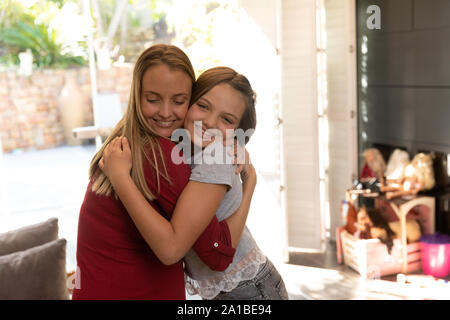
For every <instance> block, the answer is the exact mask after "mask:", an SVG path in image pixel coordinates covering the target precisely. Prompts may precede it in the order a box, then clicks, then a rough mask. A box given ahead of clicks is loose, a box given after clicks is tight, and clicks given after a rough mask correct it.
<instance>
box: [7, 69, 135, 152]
mask: <svg viewBox="0 0 450 320" xmlns="http://www.w3.org/2000/svg"><path fill="white" fill-rule="evenodd" d="M132 74H133V66H132V65H129V64H121V65H114V66H111V68H110V69H108V70H97V91H98V93H118V94H119V95H120V101H121V104H122V109H123V110H125V108H126V106H127V103H128V97H129V92H130V85H131V79H132ZM68 77H74V78H75V79H76V83H77V85H78V86H79V89H80V91H81V93H82V95H83V103H82V104H81V105H80V106H79V108H81V112H82V114H83V122H84V123H83V124H82V126H90V125H93V112H92V101H91V100H92V99H91V81H90V76H89V68H87V67H83V68H77V69H65V70H63V69H45V70H37V71H34V72H33V74H32V75H31V76H22V75H18V74H17V71H15V70H11V71H6V72H0V139H1V142H2V147H3V152H5V153H7V152H11V151H14V150H16V149H21V150H33V149H48V148H54V147H57V146H61V145H65V144H67V143H68V139H66V137H65V136H64V128H63V124H62V122H61V108H62V106H61V99H60V94H61V90H62V89H63V87H64V85H65V83H66V79H67V78H68ZM74 112H80V110H74ZM71 143H72V142H71ZM79 143H80V144H81V143H82V141H79Z"/></svg>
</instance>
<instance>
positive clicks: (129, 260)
mask: <svg viewBox="0 0 450 320" xmlns="http://www.w3.org/2000/svg"><path fill="white" fill-rule="evenodd" d="M194 81H195V75H194V70H193V68H192V65H191V63H190V61H189V58H188V57H187V56H186V54H185V53H184V52H183V51H181V50H180V49H179V48H177V47H175V46H170V45H154V46H152V47H150V48H148V49H147V50H145V51H144V52H143V53H142V54H141V56H140V57H139V59H138V60H137V62H136V65H135V67H134V72H133V80H132V84H131V92H130V98H129V104H128V108H127V110H126V113H125V115H124V117H123V118H122V120H121V121H120V122H119V123H118V124H117V126H116V127H115V129H114V131H113V133H112V134H111V135H110V136H109V137H108V139H107V140H106V141H105V143H104V145H103V146H102V148H101V149H100V150H99V151H98V152H97V154H96V155H95V156H94V158H93V160H92V162H91V166H90V170H89V178H90V182H89V184H88V187H87V190H86V194H85V198H84V201H83V204H82V206H81V209H80V215H79V222H78V236H77V279H79V282H78V283H76V288H75V289H74V292H73V296H72V298H73V299H185V282H184V272H183V264H182V261H180V258H181V257H182V256H183V255H184V254H185V252H187V251H188V249H190V248H191V247H193V249H194V250H196V251H197V252H199V256H200V257H201V258H202V259H203V261H205V262H206V263H208V265H209V267H210V268H212V269H216V270H224V269H225V268H226V267H227V266H228V265H229V264H230V263H231V262H232V259H233V255H234V253H235V249H234V248H233V247H232V239H231V233H230V231H233V228H236V227H235V224H236V221H237V222H239V223H241V224H243V223H245V218H246V216H247V212H248V209H247V207H248V206H249V202H250V199H251V194H250V195H248V194H247V192H244V197H245V199H247V200H244V201H243V202H242V206H241V208H237V210H236V214H235V215H233V216H232V217H234V218H233V219H234V221H233V219H232V218H230V219H227V220H225V221H221V222H219V221H218V219H217V218H216V216H215V212H216V209H217V208H216V204H215V203H214V201H213V200H210V201H205V202H202V203H201V204H200V205H197V206H196V210H197V211H196V212H192V213H193V214H190V213H188V214H187V215H186V216H185V217H184V218H185V219H186V218H187V219H188V220H187V221H191V222H193V223H195V227H193V228H190V229H189V232H184V233H181V234H180V232H178V231H179V228H178V225H176V229H175V228H174V229H173V230H176V231H177V236H180V237H179V238H177V239H176V240H180V239H181V240H182V242H181V243H182V246H181V247H179V246H178V244H179V243H180V242H176V245H172V244H173V243H174V242H166V243H165V244H166V245H167V246H168V247H169V248H170V250H166V251H164V252H163V251H161V250H160V249H159V248H157V247H152V248H150V247H149V246H148V244H147V242H148V243H151V240H152V237H153V235H152V234H150V235H149V234H148V233H147V232H146V229H145V228H142V223H141V220H140V219H139V218H136V217H135V216H134V215H132V214H131V213H130V215H129V214H128V212H127V210H128V211H129V212H132V211H133V210H130V207H129V205H128V203H127V202H126V201H124V199H122V197H120V200H122V201H120V200H119V198H118V197H117V194H119V196H120V193H119V192H117V191H118V190H119V189H118V188H116V186H115V185H114V183H112V182H113V181H114V179H113V176H114V175H111V176H109V177H107V176H106V175H105V174H104V173H103V172H102V171H101V170H100V168H99V166H102V162H101V159H102V157H103V156H104V155H105V154H107V150H108V146H111V145H115V144H116V143H117V141H119V140H118V139H117V138H118V137H122V136H125V137H127V138H128V140H127V141H129V146H130V148H129V150H130V152H129V156H130V166H131V164H132V168H130V169H131V170H128V171H127V175H128V177H129V178H130V181H131V182H132V183H133V186H134V188H135V190H136V192H138V193H139V195H140V196H141V197H142V198H141V199H142V201H143V202H144V203H145V205H146V206H148V207H149V208H151V209H152V211H151V212H152V214H153V215H152V218H153V219H154V220H153V221H156V222H152V223H153V224H154V225H160V228H161V229H162V230H165V231H166V230H167V229H164V228H163V226H164V222H166V223H167V222H168V220H170V221H171V222H172V221H173V222H177V221H178V220H177V219H175V214H174V215H173V213H174V209H175V204H176V203H177V201H178V198H179V196H180V194H181V193H182V191H183V190H185V191H183V195H184V194H186V188H185V187H186V186H187V184H188V181H189V176H190V168H189V166H188V165H187V164H180V165H175V164H174V163H173V162H172V161H171V159H170V156H171V152H172V150H173V147H174V146H175V145H174V143H173V142H171V141H170V140H169V139H168V137H169V136H170V135H171V134H172V132H173V131H174V130H175V129H177V128H179V127H181V125H182V124H183V121H184V118H185V115H186V112H187V110H188V107H189V105H190V100H191V94H192V92H191V91H192V85H193V83H194ZM131 150H132V151H131ZM191 187H192V186H191ZM250 187H251V185H250ZM250 187H249V190H251V192H253V189H252V188H250ZM253 188H254V186H253ZM191 189H192V188H187V191H189V190H191ZM193 189H194V190H197V189H196V188H195V187H194V188H193ZM199 189H200V191H201V192H205V190H204V188H203V189H202V186H200V188H199ZM217 189H219V188H217ZM116 192H117V193H116ZM221 192H222V191H221V190H214V191H210V194H212V195H214V194H215V193H217V194H222V193H221ZM218 197H219V196H216V198H218ZM212 199H214V196H212ZM217 202H219V200H217ZM246 202H247V203H248V204H246ZM245 210H247V212H246V211H245ZM172 215H173V216H174V217H173V219H171V218H172ZM241 216H243V217H244V218H240V219H237V218H239V217H241ZM242 220H243V221H244V222H242ZM174 227H175V226H174ZM239 227H240V226H237V228H239ZM194 242H195V244H194ZM213 243H214V244H215V243H217V244H220V248H216V247H214V246H213Z"/></svg>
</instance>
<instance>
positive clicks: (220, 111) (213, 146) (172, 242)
mask: <svg viewBox="0 0 450 320" xmlns="http://www.w3.org/2000/svg"><path fill="white" fill-rule="evenodd" d="M191 100H192V104H191V106H190V108H189V110H188V112H187V114H186V117H185V120H184V128H185V130H186V135H185V137H188V138H189V140H188V141H184V139H183V150H185V156H189V155H190V156H191V157H190V159H189V160H190V163H191V175H190V181H189V183H188V184H187V186H186V187H185V189H184V190H183V192H182V194H181V196H180V198H179V200H178V202H177V205H176V208H175V210H174V214H173V217H172V219H171V220H170V221H157V220H156V219H155V218H156V217H157V214H156V212H155V211H154V210H153V208H151V207H150V206H149V205H148V203H147V202H146V201H145V199H144V197H143V195H142V194H141V193H140V192H139V191H138V189H137V188H136V186H135V184H134V182H133V180H132V179H131V177H130V174H129V171H130V169H131V168H132V161H131V160H132V155H131V153H132V152H131V149H132V147H131V146H130V145H129V144H128V142H127V139H125V138H124V139H121V138H116V139H115V141H114V142H113V143H112V144H111V145H110V146H108V148H107V150H106V152H105V154H104V156H103V160H102V166H101V167H102V170H103V171H104V172H105V174H106V175H107V176H108V177H109V178H110V180H111V183H112V184H113V186H114V188H115V190H116V192H117V194H118V195H119V197H120V199H121V200H122V202H123V203H124V205H125V207H126V208H127V210H128V212H129V214H130V215H131V216H132V217H133V219H134V220H135V222H136V225H137V226H138V228H141V230H142V234H143V235H144V237H146V239H148V241H147V242H148V244H149V245H150V247H152V249H153V250H155V252H156V251H157V252H160V253H161V255H164V252H173V249H172V248H173V247H178V248H179V250H177V254H176V255H175V256H173V259H174V260H176V259H179V258H181V257H182V255H183V256H184V255H185V256H184V263H185V272H186V280H187V284H186V287H187V289H188V292H190V293H191V294H198V295H200V296H201V297H202V298H204V299H218V300H222V299H223V300H227V299H251V300H255V299H288V294H287V291H286V288H285V285H284V282H283V279H282V278H281V276H280V274H279V273H278V271H277V270H276V268H275V267H274V265H273V264H272V262H271V261H270V260H269V259H268V258H267V257H266V256H265V255H264V253H263V252H262V251H261V250H260V249H259V247H258V245H257V244H256V242H255V240H254V239H253V237H252V235H251V233H250V230H249V229H248V228H247V227H246V226H244V225H243V224H239V223H237V224H236V225H237V226H238V227H236V228H234V227H233V228H232V227H231V224H230V229H231V238H232V245H233V247H236V252H235V255H234V258H233V262H232V263H231V264H230V265H229V266H228V267H227V268H226V269H225V270H212V269H211V268H210V267H209V266H208V265H207V264H206V263H205V260H204V258H202V255H204V254H205V252H202V250H198V249H197V250H189V251H187V250H186V248H189V245H190V243H185V244H184V246H182V241H185V240H183V239H192V237H189V236H188V235H187V234H189V233H192V232H193V231H194V230H195V226H196V225H197V221H199V220H201V219H202V215H204V214H205V213H204V212H202V211H201V210H200V211H199V208H200V207H202V206H205V203H211V204H214V205H213V206H214V207H215V209H216V216H217V218H218V219H219V221H226V220H230V219H233V220H234V219H241V222H244V223H245V219H246V215H238V214H237V213H234V211H235V210H236V209H237V208H239V206H241V208H242V207H243V206H245V209H246V211H248V205H249V201H248V200H247V199H248V196H247V195H246V192H247V193H248V194H251V193H252V192H253V189H254V185H255V183H256V175H255V169H254V168H253V166H252V165H250V164H249V165H247V169H246V171H244V175H243V176H242V177H241V178H242V180H243V181H242V183H241V181H240V180H239V177H238V176H237V175H236V174H235V170H236V168H235V165H233V164H232V162H231V161H230V160H229V159H228V158H227V155H229V154H230V150H229V149H230V148H231V149H232V148H233V146H228V147H227V146H224V144H225V145H226V144H227V138H230V137H232V136H231V135H230V131H231V133H234V134H235V135H236V136H237V140H238V141H242V143H243V144H244V143H246V142H247V141H248V139H249V138H250V136H251V134H250V135H247V134H246V133H247V132H248V131H253V130H254V129H255V127H256V111H255V95H254V92H253V90H252V87H251V85H250V83H249V81H248V80H247V78H246V77H245V76H243V75H241V74H239V73H237V72H236V71H234V70H233V69H231V68H227V67H216V68H212V69H209V70H207V71H205V72H204V73H202V74H201V75H200V77H199V78H198V79H197V81H196V83H195V86H194V90H193V93H192V99H191ZM230 140H231V141H233V140H232V139H230ZM186 143H187V145H186ZM186 150H190V151H191V154H186V153H188V152H186ZM196 150H197V151H196ZM212 155H214V156H212ZM217 155H219V156H217ZM211 156H212V157H211ZM207 159H208V160H207ZM213 206H211V208H212V207H213ZM233 213H234V214H233ZM187 216H190V217H191V219H189V220H188V219H186V217H187ZM213 245H214V246H215V247H217V248H218V249H220V248H221V245H220V244H218V243H214V244H213ZM194 249H195V248H194ZM222 249H223V248H222ZM222 249H220V250H222Z"/></svg>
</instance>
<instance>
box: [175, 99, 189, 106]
mask: <svg viewBox="0 0 450 320" xmlns="http://www.w3.org/2000/svg"><path fill="white" fill-rule="evenodd" d="M173 102H174V103H175V104H176V105H179V106H180V105H182V104H185V103H186V101H185V100H174V101H173Z"/></svg>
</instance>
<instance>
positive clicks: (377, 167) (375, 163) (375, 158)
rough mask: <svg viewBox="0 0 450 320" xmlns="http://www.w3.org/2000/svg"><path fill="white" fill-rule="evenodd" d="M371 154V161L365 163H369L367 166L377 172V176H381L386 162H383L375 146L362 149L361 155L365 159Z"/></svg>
mask: <svg viewBox="0 0 450 320" xmlns="http://www.w3.org/2000/svg"><path fill="white" fill-rule="evenodd" d="M369 155H371V156H372V161H370V162H369V163H367V164H368V165H369V168H370V169H371V170H372V171H373V172H374V173H375V174H377V176H378V177H379V176H383V175H384V172H385V171H386V163H385V162H384V159H383V156H382V155H381V153H380V151H379V150H378V149H376V148H369V149H366V150H364V152H363V156H364V158H365V159H366V158H367V156H369Z"/></svg>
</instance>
